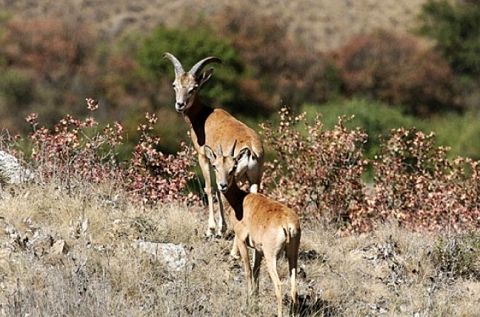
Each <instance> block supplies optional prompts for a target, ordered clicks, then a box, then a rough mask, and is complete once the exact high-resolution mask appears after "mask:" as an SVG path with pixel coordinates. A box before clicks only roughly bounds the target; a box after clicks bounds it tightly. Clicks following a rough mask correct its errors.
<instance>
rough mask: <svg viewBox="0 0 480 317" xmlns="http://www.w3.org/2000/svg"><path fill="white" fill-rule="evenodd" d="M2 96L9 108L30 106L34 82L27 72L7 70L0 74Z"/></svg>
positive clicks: (0, 92) (0, 93) (0, 94)
mask: <svg viewBox="0 0 480 317" xmlns="http://www.w3.org/2000/svg"><path fill="white" fill-rule="evenodd" d="M0 96H1V97H3V98H4V99H5V102H6V104H7V107H8V106H10V107H14V105H25V104H28V103H29V102H30V101H31V100H32V98H33V81H32V79H31V78H30V76H29V75H28V74H26V73H25V72H20V71H16V70H6V71H5V72H2V73H0Z"/></svg>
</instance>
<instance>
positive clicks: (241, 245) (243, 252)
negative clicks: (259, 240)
mask: <svg viewBox="0 0 480 317" xmlns="http://www.w3.org/2000/svg"><path fill="white" fill-rule="evenodd" d="M237 246H238V251H240V256H241V257H242V261H243V266H244V269H245V280H246V281H247V294H248V295H247V298H248V297H250V294H252V290H253V287H252V268H251V267H250V259H249V258H248V250H247V245H246V243H245V241H244V240H240V239H237Z"/></svg>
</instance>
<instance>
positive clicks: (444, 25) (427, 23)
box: [420, 0, 480, 77]
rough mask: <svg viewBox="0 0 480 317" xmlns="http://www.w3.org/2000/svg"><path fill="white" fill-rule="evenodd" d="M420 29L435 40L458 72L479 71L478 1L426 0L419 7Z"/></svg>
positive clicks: (475, 73) (479, 25) (473, 72)
mask: <svg viewBox="0 0 480 317" xmlns="http://www.w3.org/2000/svg"><path fill="white" fill-rule="evenodd" d="M420 19H421V27H420V33H422V34H424V35H427V36H429V37H431V38H433V39H435V40H436V41H437V46H438V48H439V49H440V51H441V52H442V54H443V56H444V57H445V58H446V59H447V61H448V62H449V63H450V65H451V66H452V68H453V69H454V71H455V72H456V73H458V74H463V75H466V76H470V77H474V76H478V75H480V40H479V39H480V2H479V1H456V2H455V5H454V4H452V1H446V0H441V1H437V0H429V1H428V2H427V3H425V4H424V6H423V7H422V13H421V15H420Z"/></svg>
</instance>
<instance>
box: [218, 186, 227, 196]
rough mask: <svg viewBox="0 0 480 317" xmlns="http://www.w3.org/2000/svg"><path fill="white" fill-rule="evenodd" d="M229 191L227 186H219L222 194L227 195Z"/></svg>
mask: <svg viewBox="0 0 480 317" xmlns="http://www.w3.org/2000/svg"><path fill="white" fill-rule="evenodd" d="M227 189H228V185H227V184H218V190H219V191H221V192H222V193H224V194H225V193H226V192H227Z"/></svg>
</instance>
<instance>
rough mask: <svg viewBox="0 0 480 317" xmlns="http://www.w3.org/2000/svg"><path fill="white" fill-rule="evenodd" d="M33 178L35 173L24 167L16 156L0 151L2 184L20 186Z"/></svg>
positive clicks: (0, 182) (0, 178) (0, 180)
mask: <svg viewBox="0 0 480 317" xmlns="http://www.w3.org/2000/svg"><path fill="white" fill-rule="evenodd" d="M33 178H34V174H33V172H32V171H30V170H29V169H26V168H24V167H22V166H21V165H20V162H19V161H18V159H17V158H16V157H15V156H13V155H11V154H8V153H7V152H5V151H0V184H2V185H5V184H20V183H23V182H26V181H29V180H31V179H33Z"/></svg>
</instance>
